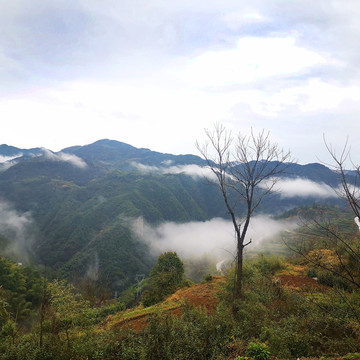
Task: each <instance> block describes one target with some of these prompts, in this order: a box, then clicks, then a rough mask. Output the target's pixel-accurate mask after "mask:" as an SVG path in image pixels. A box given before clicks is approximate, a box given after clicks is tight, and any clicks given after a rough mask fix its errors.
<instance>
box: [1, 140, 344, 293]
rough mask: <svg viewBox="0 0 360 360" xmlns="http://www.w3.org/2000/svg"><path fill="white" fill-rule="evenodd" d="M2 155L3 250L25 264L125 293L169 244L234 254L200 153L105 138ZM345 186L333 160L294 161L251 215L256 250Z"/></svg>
mask: <svg viewBox="0 0 360 360" xmlns="http://www.w3.org/2000/svg"><path fill="white" fill-rule="evenodd" d="M0 159H1V165H2V170H1V172H0V199H1V202H0V212H1V214H2V216H1V218H2V220H1V222H0V234H1V236H2V238H3V241H2V242H1V243H0V244H1V253H2V254H9V255H11V256H12V258H14V259H15V260H16V261H24V262H26V261H27V262H32V263H35V264H40V265H41V266H45V267H48V268H50V269H52V270H54V271H56V272H58V273H59V274H61V276H64V277H66V278H69V279H73V278H74V277H79V276H84V277H86V276H88V277H91V278H94V279H95V278H96V279H98V278H103V279H107V281H108V282H109V283H110V284H111V287H112V289H114V290H115V289H116V290H119V291H121V290H123V289H125V288H126V287H128V286H129V285H131V284H133V283H134V281H135V275H136V274H137V273H144V274H148V273H149V271H150V269H151V266H152V265H153V263H154V261H155V260H154V259H156V257H157V256H158V255H159V254H160V253H162V252H164V251H176V252H178V253H179V254H180V255H181V256H182V257H184V258H192V259H194V258H195V259H196V258H201V257H203V256H209V255H211V258H212V259H213V261H214V262H218V261H221V260H223V259H227V258H228V259H231V257H232V256H234V246H235V240H234V232H233V228H232V225H231V222H230V221H229V220H230V219H229V217H228V214H227V210H226V208H225V206H224V204H223V199H222V197H221V194H220V193H219V191H218V189H217V188H216V186H214V185H213V184H211V181H212V180H213V174H212V173H211V171H210V170H209V169H207V168H206V163H205V161H204V160H203V159H202V158H200V157H198V156H195V155H191V154H188V155H172V154H165V153H159V152H155V151H151V150H149V149H143V148H135V147H133V146H131V145H128V144H125V143H121V142H118V141H112V140H100V141H97V142H95V143H93V144H89V145H86V146H73V147H70V148H66V149H63V150H61V151H60V152H52V151H50V150H48V149H44V148H41V147H40V148H35V149H17V148H14V147H10V146H6V145H2V146H0ZM339 185H340V183H339V179H338V175H337V174H336V173H334V172H333V171H331V170H330V169H329V168H327V167H325V166H324V165H321V164H308V165H299V164H295V163H294V164H291V165H290V166H289V168H288V169H287V171H286V173H284V174H283V175H282V177H281V178H280V179H279V181H278V182H277V185H276V189H275V190H276V191H275V192H274V193H273V194H271V195H270V196H269V197H268V198H267V199H264V201H263V203H262V204H261V206H260V207H259V209H258V210H257V213H256V216H254V217H253V219H252V221H251V226H250V229H249V233H248V238H249V240H250V239H251V241H252V244H251V245H250V247H249V250H250V249H252V251H254V250H255V249H256V251H261V249H262V246H263V244H265V243H266V242H267V241H269V239H271V238H273V237H274V236H277V235H278V234H279V233H280V232H281V231H284V230H291V229H294V228H295V227H296V226H297V220H296V217H292V218H290V219H282V220H276V219H275V216H278V215H280V214H282V213H283V212H284V211H288V210H290V209H293V208H296V207H299V206H308V205H310V206H313V205H332V206H334V205H336V206H342V205H343V203H342V200H340V199H339V198H338V196H337V195H336V191H335V190H336V189H337V188H338V186H339ZM239 206H242V205H241V204H239ZM265 248H266V249H267V251H268V250H269V249H268V247H266V246H265Z"/></svg>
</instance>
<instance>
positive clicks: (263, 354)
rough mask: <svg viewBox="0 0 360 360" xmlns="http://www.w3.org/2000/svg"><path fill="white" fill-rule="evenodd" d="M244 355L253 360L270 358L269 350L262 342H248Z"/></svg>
mask: <svg viewBox="0 0 360 360" xmlns="http://www.w3.org/2000/svg"><path fill="white" fill-rule="evenodd" d="M246 356H249V357H251V358H253V359H255V360H268V359H269V358H270V351H269V348H268V346H267V345H266V344H264V343H259V342H250V343H249V346H248V348H247V350H246Z"/></svg>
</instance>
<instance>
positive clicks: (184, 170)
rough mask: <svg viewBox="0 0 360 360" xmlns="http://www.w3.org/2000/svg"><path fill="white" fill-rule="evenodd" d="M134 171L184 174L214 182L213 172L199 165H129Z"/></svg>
mask: <svg viewBox="0 0 360 360" xmlns="http://www.w3.org/2000/svg"><path fill="white" fill-rule="evenodd" d="M131 164H132V166H134V167H135V168H136V169H138V170H139V171H140V172H143V173H158V174H185V175H189V176H191V177H192V178H195V179H199V178H207V179H209V180H215V175H214V174H213V172H212V171H211V170H210V169H209V168H207V167H202V166H199V165H194V164H191V165H176V166H167V167H165V166H162V167H159V166H149V165H144V164H140V163H136V162H132V163H131Z"/></svg>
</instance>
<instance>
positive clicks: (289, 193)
mask: <svg viewBox="0 0 360 360" xmlns="http://www.w3.org/2000/svg"><path fill="white" fill-rule="evenodd" d="M269 181H270V182H272V180H269ZM267 186H268V183H266V182H265V183H264V184H263V187H264V188H265V187H267ZM273 190H274V191H276V192H278V193H279V194H280V196H281V197H282V198H293V197H316V198H335V197H338V193H337V190H335V189H333V188H332V187H331V186H329V185H327V184H325V183H323V182H320V183H317V182H315V181H312V180H309V179H303V178H295V179H292V178H281V179H277V180H276V185H275V187H274V189H273Z"/></svg>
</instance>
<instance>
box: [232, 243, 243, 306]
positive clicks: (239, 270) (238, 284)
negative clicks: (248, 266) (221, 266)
mask: <svg viewBox="0 0 360 360" xmlns="http://www.w3.org/2000/svg"><path fill="white" fill-rule="evenodd" d="M243 252H244V246H243V244H242V242H241V241H240V239H238V242H237V259H236V274H235V277H236V281H235V291H234V293H235V299H240V298H241V297H242V292H243V287H242V282H243Z"/></svg>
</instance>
